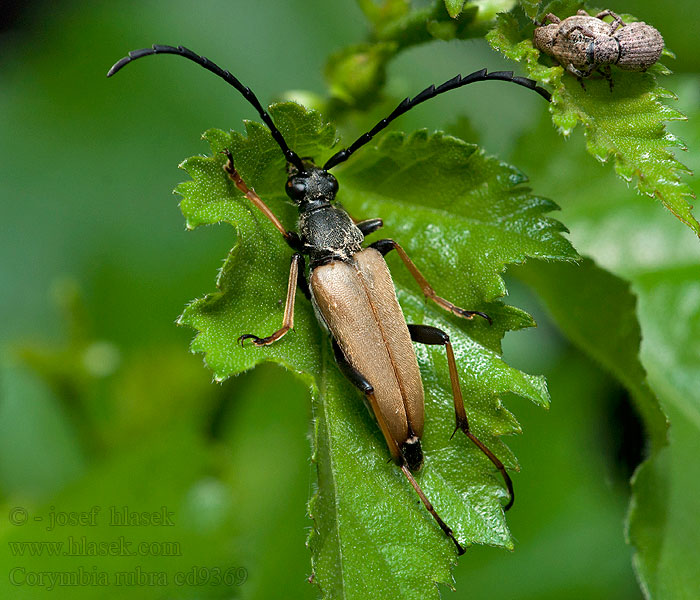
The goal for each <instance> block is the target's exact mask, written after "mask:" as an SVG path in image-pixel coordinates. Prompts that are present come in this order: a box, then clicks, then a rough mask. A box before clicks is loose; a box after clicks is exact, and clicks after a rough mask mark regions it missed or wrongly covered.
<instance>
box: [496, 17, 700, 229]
mask: <svg viewBox="0 0 700 600" xmlns="http://www.w3.org/2000/svg"><path fill="white" fill-rule="evenodd" d="M569 14H570V13H569ZM558 16H560V17H562V18H564V16H566V13H560V14H559V15H558ZM624 17H625V19H626V20H628V19H629V20H633V19H630V18H629V17H628V16H627V15H625V16H624ZM531 38H532V25H531V24H521V23H520V22H519V21H518V20H517V19H516V17H515V16H514V15H513V14H502V15H499V17H498V21H497V25H496V27H495V28H494V29H493V30H492V31H490V32H489V34H488V36H487V39H488V40H489V42H490V44H491V45H492V46H493V47H494V48H495V49H496V50H499V51H500V52H502V53H503V54H504V55H505V56H506V57H508V58H511V59H513V60H516V61H519V62H524V63H525V66H526V69H527V71H528V73H529V76H530V77H532V78H533V79H536V80H537V81H539V82H542V83H546V84H549V85H550V86H551V87H552V88H553V92H552V100H553V101H552V104H551V105H550V112H551V114H552V120H553V122H554V124H555V125H556V126H557V128H558V130H559V132H560V133H561V134H563V135H565V136H568V135H569V134H570V133H571V132H572V130H573V129H574V128H575V127H576V126H577V125H578V124H579V123H581V124H582V125H583V127H584V132H585V136H586V141H587V148H588V152H589V153H590V154H591V155H592V156H594V157H595V158H596V159H597V160H599V161H601V162H607V161H609V160H611V159H612V162H613V164H614V165H615V171H616V172H617V174H618V175H619V176H620V177H621V178H622V179H624V180H625V181H627V182H633V183H634V185H635V187H636V189H637V190H638V191H639V192H640V193H641V194H644V195H646V196H650V197H654V198H657V199H658V200H659V201H660V202H661V203H662V204H663V205H664V206H665V207H666V208H667V209H668V210H669V211H671V213H673V214H674V215H675V216H676V217H677V218H678V219H680V220H681V221H682V222H683V223H685V224H686V225H688V227H690V228H691V229H692V230H693V231H694V232H695V233H696V234H697V235H699V236H700V223H698V221H697V220H696V219H695V217H694V216H693V214H692V205H691V204H690V201H691V200H692V199H693V198H694V197H695V195H694V194H693V192H692V190H691V189H690V187H689V186H688V184H687V183H685V182H683V181H682V180H681V176H682V175H687V174H688V172H689V170H688V168H687V167H686V166H684V165H683V164H682V163H680V162H679V161H678V160H676V158H675V157H674V155H673V153H672V152H671V151H670V150H669V148H681V149H685V145H684V144H683V142H681V141H680V140H679V139H678V138H677V137H676V136H675V135H673V134H672V133H670V132H668V131H667V130H666V127H665V123H667V122H669V121H678V120H685V118H686V117H685V116H684V115H683V114H682V113H680V112H679V111H677V110H675V109H673V108H670V107H669V106H667V105H666V104H664V102H663V101H665V100H668V99H669V98H675V96H674V94H672V93H671V92H669V91H667V90H665V89H663V88H662V87H660V86H659V84H658V83H657V80H656V77H657V75H666V74H668V73H669V71H668V70H667V69H665V67H663V66H661V65H659V64H657V65H654V66H653V67H652V68H650V69H649V71H647V72H646V73H634V72H628V71H622V70H620V69H617V68H614V69H613V75H612V77H613V82H614V88H613V89H612V90H610V88H609V85H608V82H607V81H605V79H602V78H595V77H592V78H589V79H586V80H585V88H584V87H583V86H582V85H581V84H580V83H579V82H578V81H577V80H576V78H575V77H573V76H571V75H570V74H568V73H565V72H564V69H563V68H562V67H559V66H555V67H546V66H544V63H547V64H550V63H551V62H552V61H551V60H550V59H549V57H540V53H539V51H538V50H536V49H535V48H534V47H533V45H532V41H531Z"/></svg>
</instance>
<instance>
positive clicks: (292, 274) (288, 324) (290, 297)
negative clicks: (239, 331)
mask: <svg viewBox="0 0 700 600" xmlns="http://www.w3.org/2000/svg"><path fill="white" fill-rule="evenodd" d="M300 264H301V268H302V271H303V270H304V257H303V256H302V255H301V254H299V253H298V252H296V253H294V254H293V255H292V265H291V267H290V268H289V283H288V284H287V301H286V303H285V305H284V318H283V319H282V327H280V328H279V329H278V330H277V331H275V333H273V334H272V335H270V336H268V337H265V338H259V337H258V336H257V335H253V334H252V333H245V334H243V335H242V336H241V337H239V338H238V341H239V342H240V343H241V345H243V343H244V342H245V340H253V344H255V345H256V346H269V345H270V344H273V343H274V342H276V341H277V340H279V339H280V338H281V337H283V336H284V334H286V333H287V332H288V331H289V330H290V329H293V328H294V299H295V298H296V290H297V284H298V283H299V265H300Z"/></svg>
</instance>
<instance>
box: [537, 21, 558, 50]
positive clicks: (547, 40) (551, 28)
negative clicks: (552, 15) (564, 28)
mask: <svg viewBox="0 0 700 600" xmlns="http://www.w3.org/2000/svg"><path fill="white" fill-rule="evenodd" d="M558 31H559V23H552V24H551V25H542V26H541V27H537V28H535V33H534V34H533V36H532V42H533V44H534V45H535V48H537V49H538V50H540V51H541V52H544V53H546V54H551V53H552V44H554V38H555V37H556V35H557V32H558Z"/></svg>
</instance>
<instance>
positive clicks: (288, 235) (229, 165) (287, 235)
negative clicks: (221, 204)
mask: <svg viewBox="0 0 700 600" xmlns="http://www.w3.org/2000/svg"><path fill="white" fill-rule="evenodd" d="M222 154H224V155H225V156H226V158H227V159H228V160H227V161H226V163H225V164H224V171H226V173H227V174H228V176H229V178H230V179H231V181H233V183H234V184H235V185H236V187H237V188H238V189H239V190H240V191H241V192H243V194H244V195H245V197H246V198H248V200H250V201H251V202H252V203H253V204H254V205H255V206H256V207H257V208H258V209H260V211H261V212H262V213H263V214H264V215H265V216H266V217H267V218H268V219H269V220H270V221H271V222H272V224H273V225H274V226H275V227H276V228H277V231H279V232H280V233H281V234H282V235H283V236H284V239H285V240H286V241H287V243H288V244H289V245H290V246H291V247H292V248H294V249H295V250H298V249H299V238H298V236H297V234H296V233H294V232H293V231H287V230H286V229H285V228H284V225H282V222H281V221H280V220H279V219H278V218H277V216H276V215H275V213H273V212H272V211H271V210H270V209H269V208H268V206H267V204H265V203H264V202H263V200H262V198H260V196H258V195H257V194H256V193H255V190H253V189H251V188H249V187H248V186H247V185H246V182H245V181H243V178H242V177H241V175H240V173H239V172H238V171H237V170H236V167H234V165H233V155H232V154H231V151H230V150H228V149H226V150H223V151H222Z"/></svg>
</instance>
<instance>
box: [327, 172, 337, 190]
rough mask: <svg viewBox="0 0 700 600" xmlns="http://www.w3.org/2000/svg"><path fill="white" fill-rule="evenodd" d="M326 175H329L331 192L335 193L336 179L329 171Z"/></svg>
mask: <svg viewBox="0 0 700 600" xmlns="http://www.w3.org/2000/svg"><path fill="white" fill-rule="evenodd" d="M328 175H329V182H330V185H331V193H332V194H335V193H336V192H337V191H338V180H337V179H336V178H335V177H333V175H331V174H330V173H329V174H328Z"/></svg>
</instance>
